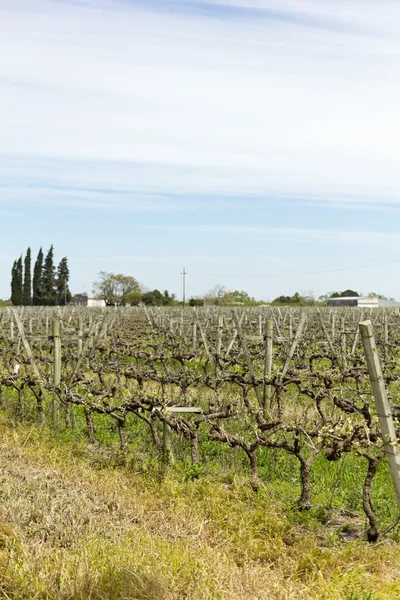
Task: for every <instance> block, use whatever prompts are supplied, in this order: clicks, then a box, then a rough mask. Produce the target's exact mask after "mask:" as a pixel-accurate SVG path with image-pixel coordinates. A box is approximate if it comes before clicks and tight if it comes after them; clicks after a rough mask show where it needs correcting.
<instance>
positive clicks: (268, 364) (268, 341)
mask: <svg viewBox="0 0 400 600" xmlns="http://www.w3.org/2000/svg"><path fill="white" fill-rule="evenodd" d="M272 327H273V322H272V321H267V323H266V328H265V358H264V387H263V406H264V412H265V411H266V410H268V408H269V400H270V397H271V386H270V385H268V386H267V385H266V383H265V379H269V378H270V377H271V372H272Z"/></svg>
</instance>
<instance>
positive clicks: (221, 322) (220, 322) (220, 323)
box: [216, 315, 224, 356]
mask: <svg viewBox="0 0 400 600" xmlns="http://www.w3.org/2000/svg"><path fill="white" fill-rule="evenodd" d="M223 328H224V317H223V316H222V315H220V316H219V317H218V331H217V348H216V354H217V356H219V355H220V354H221V345H222V330H223Z"/></svg>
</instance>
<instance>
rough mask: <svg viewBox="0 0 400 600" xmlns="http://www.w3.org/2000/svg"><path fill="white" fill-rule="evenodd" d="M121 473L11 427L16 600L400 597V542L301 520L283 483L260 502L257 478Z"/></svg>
mask: <svg viewBox="0 0 400 600" xmlns="http://www.w3.org/2000/svg"><path fill="white" fill-rule="evenodd" d="M117 462H118V461H117V460H115V457H112V455H111V454H110V453H107V452H106V451H105V450H104V448H103V449H101V448H100V449H97V448H93V447H92V446H90V445H87V443H85V442H84V441H83V440H79V439H76V440H73V439H71V438H69V437H68V436H64V438H62V439H61V438H60V436H57V437H56V436H54V434H52V433H51V432H49V431H46V430H44V431H42V430H40V429H39V428H38V427H37V425H32V426H29V427H27V426H22V425H16V424H14V423H12V422H11V421H8V420H6V419H5V418H3V419H2V421H1V448H0V497H1V506H0V520H1V524H0V573H1V587H0V589H1V597H2V598H10V599H11V598H12V599H15V600H16V599H21V600H22V599H33V598H35V599H54V598H60V599H65V600H66V599H71V600H72V599H74V600H78V599H79V600H80V599H82V600H83V599H93V600H100V599H104V600H106V599H107V600H117V599H118V600H128V599H136V600H163V599H165V600H172V599H179V598H182V599H183V598H187V599H193V600H203V599H204V600H222V599H226V600H228V599H230V600H236V599H238V600H239V599H249V600H250V599H254V600H255V599H267V600H268V599H276V600H289V599H293V600H298V599H307V600H313V599H318V600H319V599H326V600H378V599H380V600H383V599H386V600H389V599H390V600H395V599H397V598H399V597H400V548H399V547H398V546H397V545H396V544H395V543H394V542H393V538H391V539H390V538H388V537H386V538H385V537H384V538H383V539H382V541H380V542H379V543H377V544H375V545H370V544H368V543H367V542H366V541H365V539H364V520H363V518H362V517H361V516H360V515H359V514H358V513H357V512H356V511H355V512H351V511H344V510H340V509H334V510H332V511H328V510H326V509H323V508H318V507H317V506H316V507H315V508H313V509H312V510H311V511H303V512H301V511H298V510H296V509H295V507H294V503H293V501H292V500H293V499H294V496H295V494H293V496H292V495H291V494H290V482H289V484H288V485H287V494H283V493H282V492H283V490H282V484H281V482H280V481H279V480H276V481H275V482H274V481H271V482H270V483H265V484H264V485H263V486H262V487H261V488H260V489H259V490H258V492H254V490H253V489H252V487H251V485H250V480H249V479H247V478H246V477H245V476H244V475H241V476H240V475H237V476H236V475H233V476H232V477H231V480H230V481H229V482H228V483H223V482H221V481H220V480H219V481H218V480H217V479H216V478H214V477H213V476H212V475H211V474H210V475H204V476H201V477H200V478H197V479H196V478H194V477H193V476H188V473H189V475H190V471H189V472H188V471H187V470H186V471H185V470H184V469H181V470H180V469H179V468H176V469H174V470H171V469H167V470H165V469H164V470H163V469H162V468H161V467H155V466H154V468H150V467H146V469H144V468H141V466H140V464H138V463H137V462H134V461H133V462H130V463H129V464H128V465H125V466H117ZM342 470H343V469H342ZM321 473H323V467H321V468H320V474H321ZM347 476H348V477H349V478H350V479H351V475H350V472H349V474H348V475H347ZM381 478H382V480H384V481H387V477H386V474H385V468H384V467H383V468H382V475H381ZM353 483H354V482H353ZM385 485H386V484H385ZM351 486H352V482H351V481H349V484H348V489H349V490H351ZM323 487H324V486H323V484H321V489H322V488H323ZM377 489H378V490H380V491H379V495H381V496H382V495H383V494H382V485H380V484H379V485H378V486H377ZM383 489H385V486H384V488H383ZM321 493H322V492H321ZM389 494H390V490H389ZM283 497H286V500H285V501H283V499H282V498H283ZM382 502H383V506H384V500H382Z"/></svg>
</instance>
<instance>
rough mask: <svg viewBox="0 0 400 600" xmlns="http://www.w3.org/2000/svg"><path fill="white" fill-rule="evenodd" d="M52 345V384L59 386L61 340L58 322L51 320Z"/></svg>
mask: <svg viewBox="0 0 400 600" xmlns="http://www.w3.org/2000/svg"><path fill="white" fill-rule="evenodd" d="M53 343H54V363H53V365H54V369H53V384H54V385H56V386H57V385H60V381H61V338H60V321H59V320H58V319H53Z"/></svg>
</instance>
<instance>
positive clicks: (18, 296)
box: [11, 256, 23, 306]
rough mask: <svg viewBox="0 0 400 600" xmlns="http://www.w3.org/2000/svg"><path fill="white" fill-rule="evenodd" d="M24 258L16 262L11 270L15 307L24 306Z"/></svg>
mask: <svg viewBox="0 0 400 600" xmlns="http://www.w3.org/2000/svg"><path fill="white" fill-rule="evenodd" d="M22 272H23V267H22V256H21V257H20V258H19V259H18V260H15V261H14V264H13V267H12V270H11V302H12V304H13V305H14V306H21V304H22V277H23V273H22Z"/></svg>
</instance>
